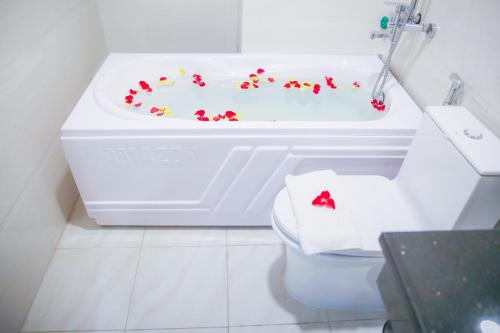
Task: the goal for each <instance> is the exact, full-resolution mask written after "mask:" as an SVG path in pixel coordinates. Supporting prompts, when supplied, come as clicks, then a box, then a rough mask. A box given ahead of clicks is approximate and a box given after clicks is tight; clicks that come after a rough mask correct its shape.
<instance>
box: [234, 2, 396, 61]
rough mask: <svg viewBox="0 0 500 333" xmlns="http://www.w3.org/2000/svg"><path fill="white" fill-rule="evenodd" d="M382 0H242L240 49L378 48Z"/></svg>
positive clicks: (385, 9)
mask: <svg viewBox="0 0 500 333" xmlns="http://www.w3.org/2000/svg"><path fill="white" fill-rule="evenodd" d="M390 9H391V8H390V7H387V6H386V5H385V4H384V0H349V1H346V0H308V1H303V0H273V1H268V0H243V10H242V31H241V39H242V44H241V45H242V52H254V53H256V52H279V53H356V54H367V53H368V54H370V53H380V52H381V51H382V43H381V42H380V41H372V40H370V39H369V38H368V34H369V31H370V30H377V29H378V22H379V20H380V17H381V16H382V15H385V14H387V13H388V12H389V10H390Z"/></svg>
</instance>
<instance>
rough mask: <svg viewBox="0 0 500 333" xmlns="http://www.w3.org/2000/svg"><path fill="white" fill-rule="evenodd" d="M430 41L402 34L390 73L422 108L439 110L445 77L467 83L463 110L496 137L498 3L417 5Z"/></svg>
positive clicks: (432, 1)
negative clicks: (430, 25)
mask: <svg viewBox="0 0 500 333" xmlns="http://www.w3.org/2000/svg"><path fill="white" fill-rule="evenodd" d="M420 5H421V10H422V13H423V17H424V21H426V22H434V23H436V24H437V25H438V27H439V28H438V32H437V35H436V37H435V38H434V39H432V40H430V41H429V40H426V39H425V37H424V36H423V34H418V33H405V35H404V37H403V39H402V41H401V44H400V47H399V49H398V50H397V51H396V54H395V56H394V58H393V60H394V61H393V66H392V71H393V73H394V74H395V75H396V76H397V78H398V79H399V80H400V82H402V83H403V85H404V86H405V88H406V89H407V90H408V91H409V92H410V94H411V95H412V97H413V98H414V99H415V101H416V102H417V103H418V104H419V105H420V106H421V107H425V106H427V105H440V104H442V102H443V100H444V98H445V96H446V94H447V91H448V89H449V87H450V80H449V78H448V77H449V75H450V74H451V73H452V72H457V73H458V74H459V75H460V76H462V78H463V79H464V81H465V84H466V86H465V95H464V99H463V105H464V106H466V107H467V108H468V109H470V110H471V111H472V112H474V113H475V114H476V116H477V117H478V118H479V119H481V120H482V121H483V122H484V123H485V124H486V125H488V126H489V127H490V128H491V129H492V130H494V131H495V132H496V133H497V135H499V136H500V108H499V107H498V105H500V61H498V57H499V54H500V38H499V37H498V35H499V33H500V20H498V17H500V1H498V0H481V1H474V0H460V1H455V0H421V1H420Z"/></svg>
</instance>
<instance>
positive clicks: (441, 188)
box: [272, 107, 500, 310]
mask: <svg viewBox="0 0 500 333" xmlns="http://www.w3.org/2000/svg"><path fill="white" fill-rule="evenodd" d="M339 181H341V182H342V184H341V185H342V187H341V188H342V189H343V191H345V192H346V195H347V196H348V198H349V200H350V207H351V210H352V215H353V217H354V220H355V221H356V224H357V226H358V229H359V232H360V233H361V238H362V242H363V246H362V248H361V249H359V250H350V251H333V252H328V253H322V254H314V255H306V254H304V252H303V251H302V249H301V247H300V242H299V238H298V231H297V225H296V221H295V216H294V214H293V210H292V207H291V203H290V199H289V196H288V193H287V189H286V188H285V189H283V190H281V192H280V193H279V194H278V196H277V197H276V200H275V203H274V209H273V213H272V226H273V229H274V230H275V232H276V233H277V234H278V235H279V237H280V238H281V239H282V240H283V241H284V242H285V244H286V248H287V250H286V257H287V258H286V271H285V286H286V288H287V290H288V292H289V294H290V295H291V296H292V297H293V298H295V299H296V300H298V301H300V302H302V303H305V304H308V305H311V306H315V307H321V308H332V309H356V310H362V309H366V310H378V309H380V310H382V309H383V304H382V300H381V298H380V296H379V293H378V290H377V286H376V278H377V277H378V274H379V272H380V269H381V267H382V265H383V263H384V258H383V255H382V252H381V249H380V246H379V243H378V238H379V236H380V233H381V232H386V231H422V230H449V229H493V228H494V227H495V225H496V224H497V223H498V222H499V220H500V140H499V139H498V138H497V137H496V136H495V135H494V134H493V133H491V132H490V131H489V130H488V129H487V128H486V127H485V126H484V125H483V124H482V123H480V122H479V121H478V120H477V119H476V118H475V117H474V116H472V115H471V114H470V113H469V112H468V111H467V110H466V109H464V108H462V107H429V108H428V109H427V112H426V113H425V114H424V115H423V118H422V123H421V126H420V128H419V129H418V131H417V133H416V135H415V138H414V140H413V143H412V145H411V147H410V149H409V151H408V154H407V156H406V158H405V161H404V163H403V165H402V167H401V170H400V171H399V174H398V175H397V176H396V177H395V178H394V179H393V180H389V179H387V178H384V177H380V176H340V177H339ZM401 251H402V255H404V253H405V252H404V251H405V249H404V248H402V249H401Z"/></svg>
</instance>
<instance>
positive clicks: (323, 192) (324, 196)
mask: <svg viewBox="0 0 500 333" xmlns="http://www.w3.org/2000/svg"><path fill="white" fill-rule="evenodd" d="M320 197H322V198H325V199H328V198H330V192H328V191H321V194H320Z"/></svg>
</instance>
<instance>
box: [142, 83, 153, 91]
mask: <svg viewBox="0 0 500 333" xmlns="http://www.w3.org/2000/svg"><path fill="white" fill-rule="evenodd" d="M139 85H140V86H141V88H142V89H144V90H146V91H151V87H150V86H149V84H148V83H147V82H146V81H139Z"/></svg>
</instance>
